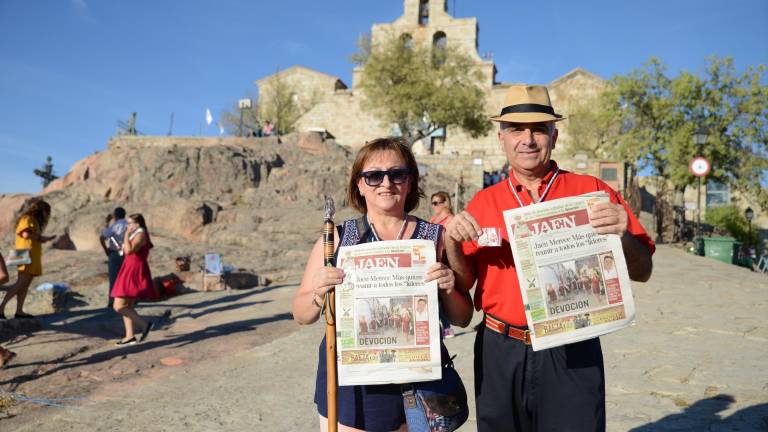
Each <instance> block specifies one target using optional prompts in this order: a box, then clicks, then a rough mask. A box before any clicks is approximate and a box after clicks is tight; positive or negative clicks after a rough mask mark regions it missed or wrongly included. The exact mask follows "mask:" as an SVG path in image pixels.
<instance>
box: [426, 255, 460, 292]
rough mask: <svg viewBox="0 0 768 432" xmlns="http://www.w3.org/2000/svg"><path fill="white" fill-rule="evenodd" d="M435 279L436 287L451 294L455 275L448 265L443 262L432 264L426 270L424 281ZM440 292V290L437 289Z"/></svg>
mask: <svg viewBox="0 0 768 432" xmlns="http://www.w3.org/2000/svg"><path fill="white" fill-rule="evenodd" d="M433 280H434V281H437V288H438V289H440V290H443V292H444V293H445V294H451V292H453V289H454V287H455V283H456V277H455V276H454V274H453V270H451V269H450V268H449V267H448V266H446V265H445V264H443V263H440V262H439V263H435V264H432V266H431V267H429V269H428V270H427V275H426V277H425V278H424V282H431V281H433ZM438 292H440V291H438Z"/></svg>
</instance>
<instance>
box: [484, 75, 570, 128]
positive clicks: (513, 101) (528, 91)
mask: <svg viewBox="0 0 768 432" xmlns="http://www.w3.org/2000/svg"><path fill="white" fill-rule="evenodd" d="M564 119H565V117H563V116H561V115H560V114H557V113H555V109H554V108H552V102H551V101H550V100H549V92H548V91H547V88H546V87H544V86H542V85H528V84H517V85H513V86H510V87H509V90H507V94H506V96H504V108H502V109H501V114H499V115H497V116H495V117H491V120H492V121H497V122H510V123H541V122H550V121H560V120H564Z"/></svg>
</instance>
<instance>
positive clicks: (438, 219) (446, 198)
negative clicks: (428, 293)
mask: <svg viewBox="0 0 768 432" xmlns="http://www.w3.org/2000/svg"><path fill="white" fill-rule="evenodd" d="M430 201H431V207H432V218H431V219H430V220H429V222H430V223H435V224H439V225H442V226H445V225H446V224H448V222H450V221H451V219H453V206H452V205H451V196H450V195H449V194H448V192H443V191H440V192H435V193H433V194H432V197H431V199H430ZM440 327H442V329H443V330H442V331H443V337H444V338H452V337H454V336H455V335H456V334H455V333H454V332H453V329H452V328H451V322H450V321H449V320H448V319H447V318H446V317H445V314H444V313H442V311H441V313H440Z"/></svg>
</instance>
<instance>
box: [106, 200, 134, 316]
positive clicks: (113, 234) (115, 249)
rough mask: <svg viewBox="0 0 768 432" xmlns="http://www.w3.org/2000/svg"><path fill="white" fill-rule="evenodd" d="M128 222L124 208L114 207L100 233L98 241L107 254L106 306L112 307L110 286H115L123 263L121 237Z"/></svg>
mask: <svg viewBox="0 0 768 432" xmlns="http://www.w3.org/2000/svg"><path fill="white" fill-rule="evenodd" d="M127 228H128V223H127V222H126V221H125V209H124V208H122V207H117V208H115V210H114V211H112V215H111V223H109V224H108V226H107V228H105V229H104V230H103V231H102V232H101V235H100V236H99V243H101V248H102V249H104V253H105V254H106V255H107V272H108V275H109V291H108V292H107V308H110V309H111V308H112V304H113V302H112V288H113V287H114V286H115V280H116V279H117V273H118V272H120V267H121V266H122V265H123V239H124V238H125V230H126V229H127Z"/></svg>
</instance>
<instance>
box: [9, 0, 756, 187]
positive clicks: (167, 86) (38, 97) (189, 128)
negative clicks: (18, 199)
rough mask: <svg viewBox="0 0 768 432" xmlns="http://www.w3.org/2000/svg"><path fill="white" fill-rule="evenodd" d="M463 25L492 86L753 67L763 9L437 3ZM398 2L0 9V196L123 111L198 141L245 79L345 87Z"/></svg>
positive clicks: (244, 89) (94, 147)
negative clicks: (485, 58)
mask: <svg viewBox="0 0 768 432" xmlns="http://www.w3.org/2000/svg"><path fill="white" fill-rule="evenodd" d="M447 1H448V6H449V12H450V13H451V14H452V15H454V16H457V17H470V16H476V17H477V18H478V22H479V24H480V47H479V51H480V53H481V54H484V53H486V52H491V53H492V54H493V58H494V60H495V62H496V66H497V68H498V70H499V74H498V77H497V78H498V79H499V80H500V81H514V82H531V83H547V82H549V81H551V80H553V79H555V78H558V77H559V76H561V75H563V74H564V73H566V72H568V71H569V70H571V69H573V68H574V67H577V66H580V67H583V68H585V69H587V70H589V71H591V72H593V73H596V74H597V75H599V76H602V77H604V78H610V77H612V76H614V75H616V74H625V73H627V72H629V71H631V70H632V69H634V68H637V67H639V66H640V65H641V64H642V63H643V62H644V61H646V60H647V59H648V58H649V57H650V56H657V57H659V58H661V60H662V61H663V62H664V63H665V64H666V65H667V66H668V67H669V71H670V73H671V74H675V73H677V72H678V71H680V70H689V71H694V72H695V71H700V70H701V69H702V67H703V66H704V64H705V61H704V59H705V58H706V57H707V56H710V55H719V56H732V57H734V59H735V61H736V65H737V67H738V68H739V69H742V68H744V67H745V66H747V65H757V64H766V65H768V44H766V41H768V1H766V0H731V1H714V0H645V1H642V2H623V1H615V0H614V1H608V0H605V1H585V2H574V1H568V0H557V1H549V2H537V1H527V2H524V1H509V0H507V1H502V0H495V1H492V0H471V1H470V0H447ZM402 5H403V2H402V0H357V1H353V0H347V1H342V0H323V1H310V0H293V1H290V2H285V1H257V0H217V1H202V0H162V1H157V0H134V1H131V2H118V1H111V0H98V1H97V0H35V1H30V0H0V193H5V192H37V191H39V190H40V188H41V186H40V182H39V180H38V179H37V178H36V177H35V176H34V175H33V174H32V170H33V169H34V168H36V167H39V166H41V165H42V164H43V163H44V161H45V157H46V156H47V155H51V156H52V157H53V160H54V164H55V169H56V172H57V174H59V175H63V174H65V173H66V171H68V170H69V168H70V167H71V166H72V165H73V164H74V163H75V162H76V161H78V160H80V159H82V158H84V157H86V156H88V155H90V154H92V153H93V152H95V151H100V150H103V149H105V148H106V142H107V140H108V139H109V137H110V136H112V135H113V134H114V133H115V130H116V122H117V120H126V119H127V118H128V116H129V115H130V113H131V112H134V111H136V112H138V121H137V128H138V129H139V130H140V131H141V132H143V133H145V134H150V135H154V134H157V135H165V134H167V133H168V128H169V120H170V116H171V113H174V127H173V133H174V135H197V134H198V133H199V131H200V128H201V125H202V130H203V134H204V135H215V134H217V133H218V131H217V129H216V128H215V127H214V126H211V127H205V123H204V121H205V109H206V107H210V108H211V111H212V112H213V115H214V118H217V117H218V113H219V112H220V111H221V110H222V109H225V108H229V107H231V106H232V104H233V103H235V101H236V100H237V99H239V98H240V97H243V96H245V95H247V94H254V93H255V92H256V87H255V85H254V83H253V82H254V81H255V80H256V79H259V78H261V77H264V76H266V75H269V74H271V73H274V72H275V70H276V69H277V68H283V69H284V68H287V67H290V66H292V65H295V64H301V65H304V66H307V67H310V68H313V69H316V70H319V71H322V72H325V73H328V74H331V75H335V76H338V77H340V78H341V79H342V80H344V82H346V83H347V84H351V73H352V65H351V64H350V63H349V61H348V58H349V55H350V54H352V53H353V52H354V50H355V40H356V39H357V36H358V35H359V34H361V33H364V32H368V31H370V27H371V25H372V24H373V23H380V22H390V21H393V20H394V19H396V18H397V17H398V16H400V15H401V13H402Z"/></svg>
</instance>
